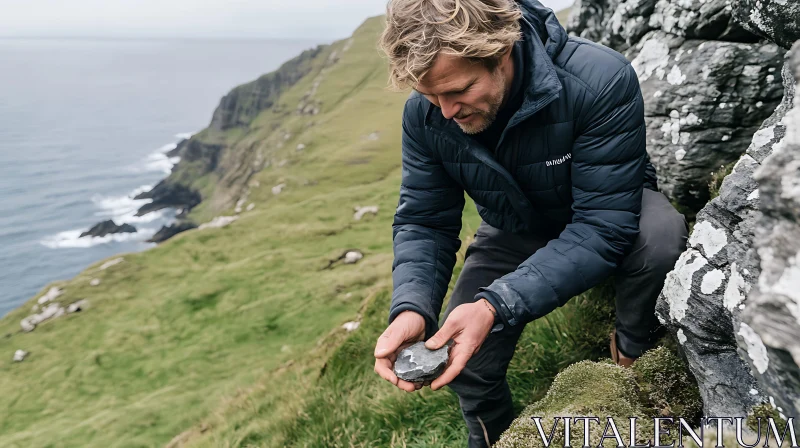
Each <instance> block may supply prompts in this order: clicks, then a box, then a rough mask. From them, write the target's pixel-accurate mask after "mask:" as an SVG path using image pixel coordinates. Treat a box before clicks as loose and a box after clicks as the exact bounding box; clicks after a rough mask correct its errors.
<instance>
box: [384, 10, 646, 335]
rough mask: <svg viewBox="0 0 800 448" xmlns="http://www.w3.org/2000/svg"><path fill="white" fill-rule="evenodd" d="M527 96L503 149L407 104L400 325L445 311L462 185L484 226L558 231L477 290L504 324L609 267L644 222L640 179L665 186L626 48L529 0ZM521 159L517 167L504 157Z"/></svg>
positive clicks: (398, 250) (397, 251) (430, 325)
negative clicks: (406, 316)
mask: <svg viewBox="0 0 800 448" xmlns="http://www.w3.org/2000/svg"><path fill="white" fill-rule="evenodd" d="M519 4H520V6H521V8H522V10H523V16H524V20H522V21H521V24H522V31H523V36H524V37H523V42H522V48H523V52H522V53H523V55H524V57H525V58H526V59H525V69H526V71H527V74H526V85H525V86H523V90H524V95H525V97H524V100H523V103H522V106H521V107H520V109H519V110H518V111H517V112H516V113H515V115H514V116H513V117H512V118H511V120H510V121H509V123H508V126H507V128H506V129H505V131H504V132H503V135H502V137H501V138H500V141H499V143H498V146H497V148H486V147H483V146H482V145H481V144H480V143H478V142H477V141H476V140H475V139H472V138H470V137H469V136H467V135H466V134H464V133H463V132H461V130H460V128H459V127H458V126H457V124H456V123H455V122H453V121H452V120H446V119H445V118H444V117H443V116H442V113H441V110H440V109H439V108H438V107H436V106H434V105H433V104H432V103H430V102H429V101H428V100H426V99H425V98H424V97H423V96H422V95H419V94H413V95H412V96H411V97H410V98H409V99H408V101H407V102H406V105H405V110H404V114H403V134H402V135H403V137H402V164H403V169H402V184H401V186H400V200H399V204H398V206H397V211H396V214H395V217H394V225H393V238H394V263H393V266H392V273H393V282H394V291H393V295H392V304H391V309H390V316H389V321H390V322H391V321H392V320H393V319H394V318H395V317H396V316H397V315H398V314H399V313H400V312H402V311H405V310H414V311H416V312H418V313H420V314H421V315H422V316H423V317H424V318H425V320H426V337H430V336H431V335H432V334H433V333H435V332H436V331H437V329H438V324H437V320H438V319H437V316H438V315H439V312H440V311H441V307H442V301H443V298H444V296H445V294H446V292H447V287H448V283H449V282H450V278H451V276H452V271H453V266H454V264H455V261H456V252H457V251H458V249H459V247H460V246H461V241H460V239H459V233H460V230H461V212H462V210H463V207H464V192H465V191H466V193H467V194H468V195H469V196H470V197H471V198H472V199H473V200H474V201H475V204H476V205H477V208H478V212H479V213H480V215H481V217H482V218H483V220H484V221H486V223H488V224H489V225H491V226H493V227H496V228H499V229H503V230H505V231H509V232H517V233H528V232H530V233H537V234H539V235H543V236H546V237H548V238H550V242H549V243H548V244H547V246H546V247H544V248H543V249H541V250H539V251H537V252H536V253H535V254H533V255H532V256H531V257H530V258H528V259H527V260H526V261H525V262H524V263H522V264H521V265H520V266H519V267H518V268H517V270H516V271H514V272H512V273H509V274H507V275H505V276H503V277H502V278H499V279H497V280H496V281H494V283H492V284H491V285H490V286H488V287H486V288H482V291H481V292H480V293H479V295H480V296H482V297H486V298H487V299H488V300H489V301H490V302H492V304H493V305H494V306H495V308H497V309H498V310H499V314H500V316H501V317H502V320H503V322H504V324H505V325H518V324H524V323H526V322H529V321H532V320H534V319H537V318H539V317H542V316H544V315H546V314H547V313H549V312H550V311H552V310H554V309H555V308H557V307H559V306H562V305H564V304H565V303H566V302H567V300H569V299H570V298H571V297H573V296H575V295H578V294H580V293H582V292H584V291H586V290H587V289H589V288H591V287H592V286H595V285H597V284H598V283H600V282H601V281H602V280H604V279H605V278H607V277H608V276H609V275H610V274H612V272H613V270H614V269H615V267H616V266H617V265H618V263H619V262H620V260H621V259H622V257H623V256H624V255H626V253H627V252H628V250H629V249H630V248H631V246H632V245H633V243H634V241H635V239H636V237H637V235H638V232H639V212H640V210H641V201H642V188H651V189H654V190H655V188H656V184H655V182H656V181H655V170H654V169H653V167H652V165H651V164H650V163H649V161H648V158H647V153H646V151H645V122H644V105H643V101H642V95H641V91H640V89H639V82H638V79H637V76H636V73H635V72H634V70H633V68H632V67H631V65H630V63H629V62H628V61H627V60H626V59H625V58H624V57H623V56H622V55H621V54H619V53H617V52H615V51H613V50H611V49H609V48H607V47H604V46H602V45H599V44H596V43H593V42H590V41H587V40H585V39H581V38H577V37H569V36H568V35H567V33H566V32H565V30H564V28H563V27H562V26H561V25H560V24H559V23H558V21H557V19H556V17H555V14H554V13H553V11H552V10H550V9H548V8H546V7H544V6H542V4H541V3H539V2H538V1H536V0H521V1H519ZM508 155H510V160H513V164H512V167H513V170H510V171H509V170H507V169H505V168H504V167H503V166H502V165H501V164H500V163H498V161H497V160H509V157H507V156H508Z"/></svg>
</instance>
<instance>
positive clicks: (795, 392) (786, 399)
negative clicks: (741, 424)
mask: <svg viewBox="0 0 800 448" xmlns="http://www.w3.org/2000/svg"><path fill="white" fill-rule="evenodd" d="M795 5H797V4H795ZM795 17H797V15H795ZM794 25H798V22H797V21H795V22H794ZM787 66H788V67H787V68H788V70H787V71H789V72H791V73H786V75H787V78H788V79H789V80H790V82H789V83H787V92H789V91H790V90H791V89H794V90H795V96H794V104H793V106H794V107H793V108H792V109H790V110H789V111H788V112H786V113H785V115H784V116H783V118H782V119H781V121H780V122H778V123H774V124H773V127H772V129H771V130H770V129H769V128H764V131H763V137H762V138H764V139H766V138H768V137H771V138H770V140H779V142H778V143H776V144H774V145H773V151H772V154H771V155H770V156H769V157H767V158H766V159H765V160H764V161H763V163H762V164H761V167H759V168H758V169H757V170H756V172H755V175H754V177H755V180H756V181H757V182H758V192H759V193H758V195H759V210H760V212H761V216H760V217H759V218H758V220H757V221H756V233H755V242H754V245H753V248H752V249H751V250H750V251H749V253H748V255H749V256H748V260H749V263H750V264H757V265H758V266H759V270H760V274H759V275H758V280H757V281H756V282H755V283H754V284H753V289H752V291H751V293H750V295H749V296H748V297H747V302H746V304H747V305H746V307H745V309H744V310H743V311H742V314H741V321H742V322H741V324H740V326H739V329H738V331H737V336H739V341H740V346H744V347H746V349H747V357H746V358H745V359H747V360H748V361H749V363H750V366H751V371H752V372H753V373H754V375H755V377H756V379H757V380H758V382H759V384H760V385H761V386H762V388H763V390H764V392H765V393H766V394H767V395H768V396H769V397H770V403H771V404H773V405H774V406H776V408H777V410H778V411H779V412H780V413H781V414H782V415H781V416H782V417H783V418H786V416H787V415H789V416H798V415H800V342H799V341H800V95H798V93H797V86H798V83H800V41H798V42H797V43H796V44H795V46H794V50H793V51H792V52H791V59H790V60H789V61H788V62H787ZM789 75H793V76H794V86H792V85H791V79H792V78H791V77H789ZM788 96H789V95H787V97H788ZM787 99H788V98H787ZM788 106H790V105H789V104H785V105H784V109H783V110H786V109H787V108H788ZM776 118H777V117H776ZM781 137H782V138H781Z"/></svg>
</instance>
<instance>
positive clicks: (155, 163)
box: [40, 132, 194, 249]
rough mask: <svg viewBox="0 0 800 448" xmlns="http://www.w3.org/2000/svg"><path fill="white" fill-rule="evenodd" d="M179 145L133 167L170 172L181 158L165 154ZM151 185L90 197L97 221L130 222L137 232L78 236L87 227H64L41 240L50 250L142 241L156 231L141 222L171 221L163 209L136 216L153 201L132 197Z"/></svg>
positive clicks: (181, 136) (160, 150) (171, 145)
mask: <svg viewBox="0 0 800 448" xmlns="http://www.w3.org/2000/svg"><path fill="white" fill-rule="evenodd" d="M192 135H194V133H191V132H184V133H180V134H175V138H177V139H179V141H181V140H185V139H188V138H190V137H191V136H192ZM177 147H178V143H177V142H176V143H169V144H167V145H164V146H162V147H160V148H158V149H157V150H156V151H154V152H152V153H151V154H150V155H148V156H147V158H146V159H145V162H144V164H143V165H142V166H139V167H137V168H134V171H139V172H141V171H148V172H150V171H161V172H163V173H164V174H169V173H171V172H172V167H173V166H174V165H175V164H176V163H178V162H179V161H180V157H168V156H167V153H168V152H170V151H172V150H173V149H175V148H177ZM151 188H153V186H152V185H142V186H141V187H139V188H136V189H134V190H133V191H131V192H130V193H128V194H127V195H123V196H105V195H102V194H96V195H94V196H92V203H94V205H95V206H96V207H97V209H98V211H97V212H95V213H94V215H95V216H97V217H98V218H99V219H100V220H106V219H111V220H113V221H114V222H115V223H116V224H118V225H122V224H133V225H134V226H136V228H137V230H138V231H137V232H136V233H116V234H111V235H106V236H103V237H84V238H80V235H81V233H83V232H85V231H86V230H87V229H78V230H66V231H63V232H59V233H57V234H55V235H51V236H48V237H46V238H44V239H42V240H41V241H40V243H41V244H42V245H43V246H45V247H49V248H51V249H59V248H88V247H92V246H97V245H99V244H107V243H111V242H125V241H144V240H146V239H148V238H150V237H151V236H153V234H155V233H156V231H157V227H160V226H156V228H143V227H141V224H146V223H153V222H155V224H164V223H166V224H169V221H172V217H173V216H174V215H173V213H174V212H173V211H172V210H168V209H164V210H158V211H155V212H150V213H148V214H146V215H144V216H136V212H137V211H138V210H139V208H141V207H142V206H143V205H145V204H149V203H150V202H152V199H138V200H137V199H134V197H136V196H137V195H138V194H139V193H143V192H145V191H150V189H151Z"/></svg>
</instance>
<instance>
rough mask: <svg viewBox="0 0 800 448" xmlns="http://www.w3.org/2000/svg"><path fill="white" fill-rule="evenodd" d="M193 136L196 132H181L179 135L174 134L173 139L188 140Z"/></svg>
mask: <svg viewBox="0 0 800 448" xmlns="http://www.w3.org/2000/svg"><path fill="white" fill-rule="evenodd" d="M194 134H197V132H181V133H179V134H175V138H177V139H180V140H188V139H190V138H192V136H193V135H194Z"/></svg>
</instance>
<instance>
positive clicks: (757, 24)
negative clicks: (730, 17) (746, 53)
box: [733, 0, 800, 48]
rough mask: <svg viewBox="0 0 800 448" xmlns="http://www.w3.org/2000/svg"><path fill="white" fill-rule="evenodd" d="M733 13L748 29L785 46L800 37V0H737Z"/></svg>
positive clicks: (787, 46)
mask: <svg viewBox="0 0 800 448" xmlns="http://www.w3.org/2000/svg"><path fill="white" fill-rule="evenodd" d="M733 14H734V17H735V18H736V20H737V22H739V23H741V24H742V25H743V26H744V27H745V28H746V29H747V30H749V31H750V32H752V33H755V34H758V35H759V36H763V37H766V38H767V39H770V40H772V41H774V42H777V43H778V44H780V45H781V46H783V47H784V48H789V47H791V46H792V43H793V42H794V41H796V40H798V39H800V2H797V1H796V0H788V1H787V0H737V1H736V2H735V5H734V7H733Z"/></svg>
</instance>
